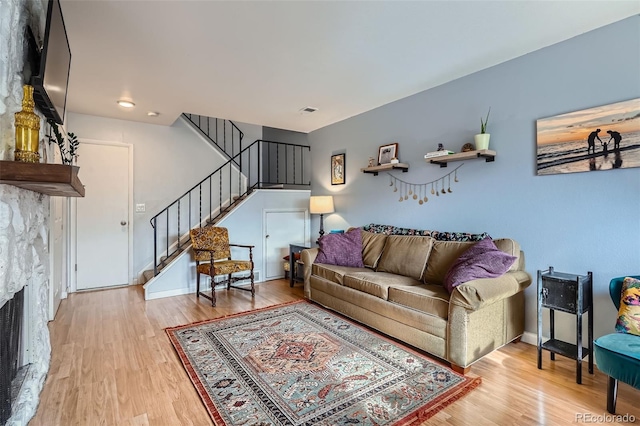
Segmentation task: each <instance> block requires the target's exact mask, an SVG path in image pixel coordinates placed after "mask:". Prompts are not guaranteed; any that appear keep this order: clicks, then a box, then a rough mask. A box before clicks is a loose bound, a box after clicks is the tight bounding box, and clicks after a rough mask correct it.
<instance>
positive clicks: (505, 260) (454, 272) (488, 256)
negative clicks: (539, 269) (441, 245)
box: [444, 237, 516, 293]
mask: <svg viewBox="0 0 640 426" xmlns="http://www.w3.org/2000/svg"><path fill="white" fill-rule="evenodd" d="M515 260H516V257H515V256H511V255H509V254H507V253H505V252H503V251H502V250H500V249H498V248H497V247H496V245H495V244H494V242H493V240H492V239H491V238H490V237H487V238H485V239H484V240H481V241H478V242H477V243H475V244H474V245H472V246H471V247H469V249H468V250H467V251H465V252H464V253H462V254H461V255H460V257H459V258H458V259H456V261H455V262H453V265H451V268H449V271H447V274H446V275H445V277H444V286H445V288H446V289H447V291H448V292H449V293H452V292H453V290H454V289H455V288H456V287H457V286H459V285H460V284H462V283H465V282H467V281H471V280H475V279H478V278H495V277H499V276H500V275H502V274H504V273H505V272H507V271H508V270H509V268H510V267H511V265H513V262H515Z"/></svg>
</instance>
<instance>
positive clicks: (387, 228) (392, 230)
mask: <svg viewBox="0 0 640 426" xmlns="http://www.w3.org/2000/svg"><path fill="white" fill-rule="evenodd" d="M362 229H363V230H364V231H367V232H371V233H374V234H386V235H420V236H423V237H431V238H433V239H434V240H438V241H481V240H483V239H485V238H486V237H488V236H489V234H487V233H486V232H483V233H482V234H471V233H469V232H441V231H430V230H427V229H413V228H400V227H398V226H392V225H379V224H375V223H370V224H369V225H364V226H363V227H362Z"/></svg>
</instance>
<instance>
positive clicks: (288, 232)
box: [264, 210, 309, 280]
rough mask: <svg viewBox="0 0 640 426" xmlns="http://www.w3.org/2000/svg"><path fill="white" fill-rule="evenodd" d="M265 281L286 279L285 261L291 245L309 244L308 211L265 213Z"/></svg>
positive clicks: (273, 211)
mask: <svg viewBox="0 0 640 426" xmlns="http://www.w3.org/2000/svg"><path fill="white" fill-rule="evenodd" d="M264 217H265V227H264V229H265V239H264V240H265V256H264V258H265V268H264V269H265V280H273V279H276V278H282V277H284V268H283V263H284V260H282V258H283V257H284V256H286V255H288V254H289V244H306V245H308V243H309V230H308V229H309V228H308V226H309V223H308V221H309V219H308V214H307V211H306V210H293V211H291V210H288V211H275V210H272V211H265V215H264Z"/></svg>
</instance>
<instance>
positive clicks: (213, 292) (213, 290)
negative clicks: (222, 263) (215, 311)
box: [211, 277, 216, 307]
mask: <svg viewBox="0 0 640 426" xmlns="http://www.w3.org/2000/svg"><path fill="white" fill-rule="evenodd" d="M211 306H214V307H215V306H216V281H215V280H214V279H213V277H211Z"/></svg>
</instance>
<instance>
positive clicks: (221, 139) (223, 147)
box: [182, 113, 244, 166]
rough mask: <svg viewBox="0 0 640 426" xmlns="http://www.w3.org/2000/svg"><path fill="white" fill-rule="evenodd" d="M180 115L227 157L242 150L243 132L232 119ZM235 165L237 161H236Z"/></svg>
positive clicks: (229, 157) (233, 155)
mask: <svg viewBox="0 0 640 426" xmlns="http://www.w3.org/2000/svg"><path fill="white" fill-rule="evenodd" d="M182 116H183V117H184V118H186V119H187V120H189V122H191V123H192V124H193V125H194V127H195V128H196V129H198V131H199V132H200V134H202V135H203V136H204V137H205V138H206V139H207V140H208V141H209V142H210V143H212V144H213V145H214V146H216V147H217V148H218V149H219V150H220V151H221V152H222V153H223V154H224V155H226V157H227V158H228V159H232V158H234V157H235V155H236V154H237V153H239V152H240V151H242V149H243V147H242V139H243V138H244V133H243V132H242V130H240V129H239V128H238V126H236V125H235V123H234V122H233V121H231V120H224V119H222V118H215V117H205V116H202V115H197V114H188V113H183V114H182ZM237 165H238V163H236V166H237Z"/></svg>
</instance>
